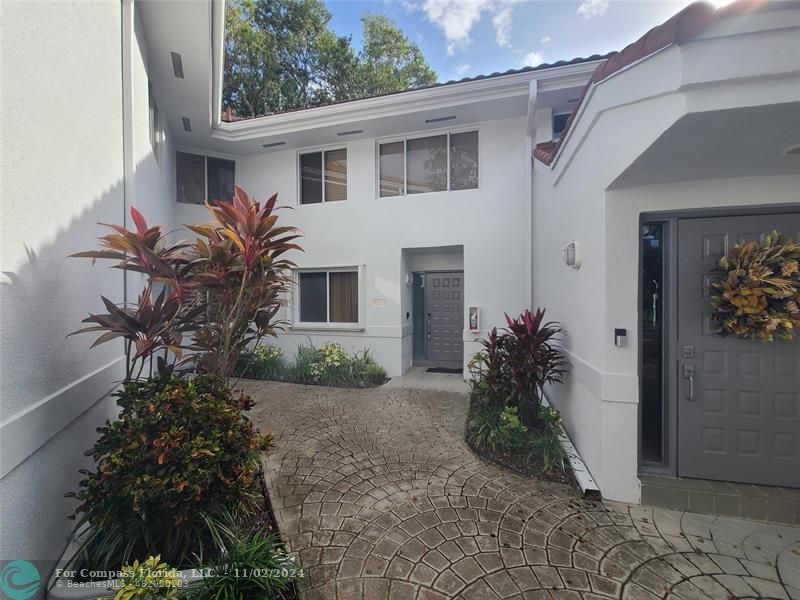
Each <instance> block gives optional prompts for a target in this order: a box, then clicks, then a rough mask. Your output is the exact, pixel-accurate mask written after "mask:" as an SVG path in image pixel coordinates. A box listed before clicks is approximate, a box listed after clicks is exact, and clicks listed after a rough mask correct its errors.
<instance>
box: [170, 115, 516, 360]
mask: <svg viewBox="0 0 800 600" xmlns="http://www.w3.org/2000/svg"><path fill="white" fill-rule="evenodd" d="M478 128H479V131H480V134H479V139H480V141H479V148H480V150H479V152H480V155H479V160H480V187H479V189H476V190H464V191H458V192H449V193H448V192H441V193H431V194H419V195H411V196H407V197H395V198H377V197H376V191H375V190H376V162H375V153H376V147H377V146H376V140H375V139H363V140H357V141H350V142H347V143H346V146H347V151H348V174H349V175H348V177H349V184H348V185H349V187H348V199H347V201H346V202H338V203H330V204H316V205H300V206H298V199H297V195H298V181H299V180H298V166H297V165H298V158H297V156H298V154H297V151H296V150H285V151H280V152H265V153H262V154H258V155H252V156H246V157H240V158H238V159H237V180H238V182H239V184H240V185H242V186H243V187H244V188H245V189H246V190H247V191H248V192H249V193H251V194H254V195H255V196H257V197H258V198H259V199H265V198H266V197H268V196H269V195H270V194H272V193H275V192H277V193H278V195H279V203H280V204H283V205H287V206H291V207H293V208H294V210H287V211H284V212H283V213H282V215H281V220H282V221H283V222H285V223H289V224H292V225H296V226H297V227H299V228H300V229H301V230H302V231H303V233H304V234H305V237H304V238H303V240H302V242H301V244H302V245H303V247H304V249H305V252H304V253H302V254H301V253H294V254H293V255H292V257H291V258H292V259H293V260H295V262H296V263H297V264H298V266H299V267H301V268H324V267H336V266H359V265H365V277H366V281H365V293H364V299H365V301H366V302H365V304H366V316H365V329H364V331H363V332H336V331H333V330H324V331H314V330H304V331H298V330H290V331H287V332H286V333H285V334H283V335H281V336H280V338H279V340H278V341H277V342H275V343H276V344H277V345H279V346H281V347H283V348H284V349H285V350H286V351H287V352H288V353H290V354H293V352H294V349H295V347H296V346H297V344H300V343H308V341H309V340H310V341H312V342H313V343H315V344H317V343H321V342H323V341H328V340H333V341H338V342H341V343H342V344H344V345H345V346H346V347H347V348H349V349H350V350H362V349H363V348H365V347H369V348H370V350H372V352H373V353H374V355H375V357H376V359H377V360H378V361H379V362H380V363H381V364H382V365H383V366H384V368H385V369H386V370H387V372H388V373H389V374H390V375H398V374H401V373H402V372H404V371H405V370H406V369H407V368H408V367H409V366H410V346H408V343H407V344H401V339H402V338H403V337H408V336H409V335H410V333H411V323H412V319H411V318H406V312H409V311H410V310H411V306H410V300H408V299H407V294H405V293H404V290H405V288H406V284H405V272H406V270H409V266H408V265H406V266H403V265H402V249H404V248H428V247H436V246H455V245H461V246H463V248H464V251H463V264H464V291H465V302H464V306H465V309H466V307H468V306H474V305H477V306H479V307H480V309H481V326H482V329H483V330H484V331H483V332H481V334H479V335H483V334H485V331H486V329H487V328H491V327H492V326H494V325H502V324H503V323H504V321H503V313H504V312H509V313H513V312H519V311H521V310H522V309H523V308H524V303H525V290H524V283H525V257H524V239H525V236H526V235H529V232H528V231H526V228H525V222H524V219H520V215H521V214H523V211H524V205H525V204H524V203H525V202H526V201H527V199H528V198H529V195H528V192H527V191H526V190H525V189H524V184H523V182H524V181H525V169H527V168H528V159H527V157H526V156H525V120H524V119H507V120H497V121H487V122H485V123H484V124H482V125H480V126H478ZM205 218H206V214H205V211H204V209H203V208H202V207H198V206H192V205H185V204H176V220H177V222H178V223H191V222H196V221H198V220H203V219H205ZM465 322H466V320H465ZM476 337H477V336H475V335H469V334H466V335H465V361H467V360H469V358H470V357H471V355H472V354H473V353H474V352H476V351H477V350H478V344H477V343H476V342H475V341H474V340H475V339H476ZM403 348H405V351H404V350H403Z"/></svg>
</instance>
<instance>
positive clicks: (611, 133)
mask: <svg viewBox="0 0 800 600" xmlns="http://www.w3.org/2000/svg"><path fill="white" fill-rule="evenodd" d="M777 12H781V13H784V14H782V18H783V19H787V18H789V17H791V18H792V19H795V18H796V17H797V15H796V14H794V13H791V14H790V13H789V12H788V11H777ZM771 18H776V17H775V15H772V17H771ZM723 33H726V34H731V31H727V32H720V31H716V32H714V31H711V32H709V33H708V34H707V36H706V37H705V38H703V39H701V40H699V41H697V42H692V43H691V44H689V45H687V46H686V47H671V48H668V49H667V50H665V51H662V52H660V53H658V54H656V55H654V56H652V57H649V58H647V59H646V60H644V61H642V62H641V63H640V64H638V65H634V66H632V67H631V68H629V69H626V70H623V71H621V72H619V73H617V74H615V75H613V76H612V77H611V78H609V79H608V80H606V81H604V82H602V83H601V84H599V85H597V86H595V87H594V88H593V89H591V90H590V91H589V94H588V95H587V97H586V98H585V100H584V102H583V105H582V107H581V112H580V116H579V118H578V120H577V121H576V122H575V124H574V125H573V127H572V128H571V130H570V132H569V134H568V139H567V142H566V143H565V144H564V147H563V149H562V152H561V155H560V156H558V157H557V158H556V161H555V163H554V165H553V167H552V168H550V167H548V166H545V165H543V164H541V163H539V162H538V161H534V167H533V203H534V215H533V221H534V230H533V273H534V276H533V293H534V305H537V306H543V307H547V309H548V317H550V318H551V319H555V320H558V321H560V322H562V323H563V324H564V325H565V327H566V329H567V336H566V348H567V350H568V354H569V358H570V361H571V363H572V367H571V373H570V376H569V377H568V380H567V382H566V384H565V385H563V386H555V387H553V388H551V389H550V390H549V391H548V394H549V396H550V398H551V400H552V401H553V403H554V404H555V405H556V406H557V407H558V408H559V410H561V412H562V414H563V416H564V422H565V424H566V427H567V429H568V431H569V433H570V435H571V437H572V439H573V441H574V442H575V445H576V447H577V448H578V450H579V452H580V453H581V455H582V457H583V459H584V460H585V462H586V464H587V465H588V467H589V469H590V470H591V473H592V475H593V476H594V478H595V480H596V481H598V483H599V485H600V488H601V491H602V493H603V496H604V497H606V498H610V499H614V500H624V501H633V502H637V501H638V500H639V498H640V491H639V481H638V458H637V454H638V442H637V437H638V433H637V432H638V399H639V381H638V375H637V372H638V360H637V356H638V355H637V352H638V348H637V342H638V340H637V339H636V332H637V331H638V326H637V324H638V304H637V298H638V254H639V249H638V244H639V216H640V214H641V213H642V212H647V211H668V210H682V209H690V208H705V207H735V206H738V205H758V204H779V203H790V202H794V203H797V202H798V201H800V195H799V194H798V189H800V187H798V186H799V184H800V180H799V179H798V177H796V176H772V177H759V175H760V173H759V172H758V170H757V168H756V167H753V170H752V172H749V173H747V172H739V173H730V178H726V179H716V180H710V179H706V180H701V181H696V182H685V181H680V179H681V178H680V177H679V176H676V177H675V182H674V183H669V184H661V185H650V186H642V187H637V188H628V189H624V190H623V189H615V190H613V191H609V186H611V185H612V182H614V180H615V178H617V176H618V175H619V174H620V173H621V172H623V171H624V170H625V169H626V168H628V167H629V165H631V164H632V163H633V162H634V161H635V160H636V158H637V157H638V156H640V155H641V154H642V153H643V152H645V151H646V150H647V149H648V148H649V147H650V146H651V145H652V144H654V142H655V141H656V140H658V139H659V136H661V134H662V133H664V132H665V131H666V130H668V129H669V128H670V127H672V126H673V124H674V123H675V122H676V121H677V120H678V119H680V118H681V117H682V116H683V115H685V114H687V113H689V112H693V111H711V110H718V109H720V108H724V109H731V110H735V109H736V108H737V107H751V106H759V105H765V104H771V103H780V102H789V101H792V100H793V98H792V94H791V92H789V91H788V87H787V85H786V82H787V81H788V82H794V83H795V88H794V94H793V96H794V101H796V100H797V88H796V81H797V66H796V62H795V63H792V61H791V60H789V58H790V57H791V56H792V53H793V52H795V51H796V44H795V45H792V44H791V43H790V41H789V39H788V37H787V32H785V31H782V30H778V31H775V32H773V33H762V34H759V35H758V44H759V50H758V52H759V53H760V55H761V56H762V62H763V61H768V60H772V59H771V58H770V59H767V58H766V56H767V55H769V56H770V57H774V58H775V62H774V63H773V67H774V66H775V64H779V65H781V68H782V69H783V71H778V72H775V69H774V68H771V69H770V70H769V72H770V73H772V74H774V75H776V76H775V78H774V79H767V78H764V77H763V72H762V71H763V69H761V67H760V66H759V64H755V63H754V62H753V61H752V60H749V59H748V57H746V56H744V55H746V54H748V53H750V52H753V51H755V50H754V47H753V44H754V43H755V42H753V39H754V37H753V36H752V35H749V36H741V38H742V39H741V41H740V42H738V43H730V40H725V41H724V42H720V39H718V38H717V37H714V36H715V35H722V34H723ZM733 33H736V32H735V31H733ZM718 44H722V45H723V46H724V47H725V48H726V49H727V50H726V53H725V54H724V57H723V56H721V55H720V53H719V52H717V51H716V49H717V45H718ZM704 45H705V46H706V47H707V48H710V49H711V51H708V52H705V51H704V50H703V46H704ZM739 54H742V56H741V60H739V59H738V56H739ZM733 65H736V67H735V68H734V67H733ZM721 80H724V81H721ZM689 84H691V85H689ZM684 85H686V87H682V86H684ZM709 135H713V133H712V132H710V133H709ZM720 151H724V149H720ZM779 151H780V149H775V152H779ZM674 152H676V153H677V152H680V148H679V147H676V148H675V150H674ZM776 155H777V154H776ZM754 164H758V163H757V161H754ZM571 240H578V241H580V242H581V245H582V266H581V268H580V269H579V270H574V269H571V268H569V267H567V266H566V265H565V264H564V262H563V258H562V251H563V248H564V246H565V245H566V244H567V243H569V242H570V241H571ZM615 328H625V329H627V331H628V341H627V345H626V346H624V347H621V348H620V347H616V346H615V345H614V329H615Z"/></svg>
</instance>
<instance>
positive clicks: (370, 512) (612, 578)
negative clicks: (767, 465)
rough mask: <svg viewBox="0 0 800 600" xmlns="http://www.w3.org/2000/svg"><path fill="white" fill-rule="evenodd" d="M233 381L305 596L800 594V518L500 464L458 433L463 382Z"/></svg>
mask: <svg viewBox="0 0 800 600" xmlns="http://www.w3.org/2000/svg"><path fill="white" fill-rule="evenodd" d="M244 387H245V388H246V389H247V390H248V391H249V392H250V393H251V394H252V395H253V397H254V398H255V400H256V402H257V405H256V408H255V409H254V411H253V412H254V420H255V421H256V423H257V424H258V425H259V427H261V428H262V430H265V431H266V430H270V431H272V432H273V433H274V434H275V436H276V445H275V449H274V451H273V452H272V453H271V454H270V455H269V457H268V458H267V459H266V461H265V467H266V471H267V479H268V487H269V489H270V493H271V497H272V502H273V505H274V509H275V512H276V516H277V519H278V524H279V526H280V528H281V530H282V533H283V535H284V537H285V538H286V540H287V541H288V543H289V545H290V547H291V550H292V551H293V552H296V553H297V554H298V555H299V557H300V561H301V563H302V565H303V566H304V567H305V568H306V570H307V571H306V572H307V577H306V579H305V580H304V582H303V583H302V589H303V590H304V598H306V599H312V598H314V599H316V598H325V599H340V600H351V599H362V598H363V599H364V600H380V599H383V598H392V599H395V598H396V599H398V600H413V599H420V600H421V599H428V598H454V597H455V598H466V599H473V598H474V599H477V598H492V599H494V598H564V599H567V598H570V599H571V598H575V599H579V598H585V599H589V598H594V599H600V598H626V599H627V598H631V599H638V598H642V599H653V598H674V599H679V598H683V599H687V600H690V599H695V598H714V599H719V600H728V599H732V598H784V599H785V598H794V599H800V530H797V529H793V528H790V527H778V526H767V525H763V524H756V523H750V522H746V521H736V520H732V519H722V518H720V519H715V518H714V517H709V516H702V515H695V514H689V513H678V512H671V511H666V510H660V509H655V510H654V509H652V508H643V507H639V506H627V505H621V504H611V503H607V504H605V505H604V504H602V503H600V502H591V501H586V500H583V499H581V498H580V497H579V496H578V495H577V493H576V492H575V491H574V490H572V489H570V488H568V487H565V486H561V485H556V484H548V483H542V482H539V481H532V480H530V479H526V478H523V477H519V476H516V475H513V474H509V473H506V472H503V471H502V470H500V469H498V468H496V467H494V466H492V465H489V464H486V463H484V462H482V461H480V460H479V459H477V458H476V457H475V456H474V455H473V454H472V453H471V452H470V450H469V448H468V447H467V446H466V445H465V444H464V442H463V432H464V421H465V418H466V412H467V401H466V399H465V397H464V396H463V394H456V393H446V392H436V391H430V390H428V391H424V390H415V389H402V388H399V387H394V386H393V385H391V384H390V385H389V386H385V387H382V388H377V389H373V390H341V389H331V388H321V387H304V386H296V385H291V384H277V383H255V382H248V383H246V384H244Z"/></svg>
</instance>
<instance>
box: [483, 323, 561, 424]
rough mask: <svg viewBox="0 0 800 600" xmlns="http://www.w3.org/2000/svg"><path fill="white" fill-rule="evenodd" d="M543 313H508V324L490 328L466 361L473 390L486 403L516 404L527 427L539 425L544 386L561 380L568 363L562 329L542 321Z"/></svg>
mask: <svg viewBox="0 0 800 600" xmlns="http://www.w3.org/2000/svg"><path fill="white" fill-rule="evenodd" d="M544 313H545V311H544V310H543V309H537V310H536V312H535V313H531V311H530V310H527V309H526V310H525V312H523V313H522V314H521V315H520V316H519V317H516V318H511V317H509V316H508V315H506V322H507V324H508V327H506V328H505V329H503V330H502V332H501V333H498V332H497V328H494V329H492V331H491V332H490V333H489V335H488V337H487V338H486V339H485V340H481V345H482V346H483V351H481V352H479V353H478V354H477V355H476V356H475V357H474V358H473V360H472V361H471V363H470V367H471V370H472V374H473V377H474V380H475V385H476V391H477V392H478V393H479V394H480V395H482V396H483V397H485V398H486V399H487V400H488V401H491V402H498V403H500V404H503V405H512V406H516V407H517V408H518V410H519V412H518V414H519V416H520V419H522V422H523V423H524V424H525V425H527V426H530V427H537V426H538V425H539V410H540V408H541V403H542V388H543V387H544V385H545V384H550V383H562V382H563V380H564V374H565V373H566V371H567V366H568V364H567V360H566V358H565V357H564V354H563V353H562V351H561V348H560V346H559V344H558V338H559V336H560V335H561V333H562V332H563V328H562V327H561V325H560V324H558V323H556V322H553V321H549V322H545V321H544Z"/></svg>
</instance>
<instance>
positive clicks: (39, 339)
mask: <svg viewBox="0 0 800 600" xmlns="http://www.w3.org/2000/svg"><path fill="white" fill-rule="evenodd" d="M42 201H44V199H43V200H42ZM6 208H8V206H6ZM123 210H124V205H123V190H122V183H121V182H117V183H115V184H114V185H113V186H111V187H110V188H109V189H108V190H107V191H106V192H105V193H104V194H103V195H102V196H101V197H100V198H98V199H96V200H95V201H94V202H92V203H91V204H90V205H87V207H86V208H85V209H84V210H83V211H82V212H81V213H80V214H79V215H78V216H76V217H73V218H72V220H71V221H70V222H69V224H68V225H67V226H66V228H65V229H63V230H62V231H60V232H59V233H58V234H57V235H56V237H55V238H54V239H53V240H52V241H50V242H48V243H46V244H45V245H43V246H41V247H39V248H29V247H28V246H27V245H26V244H25V240H24V231H25V230H26V229H25V228H26V227H35V223H23V224H20V225H19V228H18V229H16V230H15V226H14V225H13V224H10V223H8V222H5V223H4V224H3V235H4V236H8V237H7V238H6V242H5V244H4V246H5V247H6V248H7V249H9V250H16V252H14V253H15V254H16V253H18V255H19V256H22V257H24V255H23V254H22V252H21V251H20V250H19V248H20V247H24V252H25V253H26V254H27V261H26V262H24V263H23V264H22V265H21V266H19V267H17V268H16V269H15V272H9V271H4V272H3V274H2V276H1V277H0V328H1V330H2V334H1V335H0V356H1V357H2V360H0V425H6V424H7V423H9V422H11V425H9V426H10V427H15V426H17V425H16V417H18V416H19V415H20V414H22V413H25V412H26V411H29V410H31V409H32V408H34V407H35V406H36V405H38V404H40V403H41V402H42V401H43V400H44V399H46V398H47V397H48V396H52V395H54V394H56V393H57V392H59V391H60V390H61V389H62V388H65V387H68V386H71V385H72V384H74V383H75V382H76V380H79V379H80V378H82V377H84V376H86V375H87V374H89V373H91V372H92V371H94V370H97V369H99V368H100V367H102V366H104V365H107V364H108V363H109V362H110V361H112V360H113V359H114V358H115V357H117V356H122V354H123V347H122V343H121V342H120V343H119V345H118V346H114V345H113V344H107V345H105V346H104V347H103V348H104V351H103V350H89V347H90V345H91V343H92V342H93V338H92V336H91V335H86V336H76V337H72V338H69V339H66V335H67V334H68V333H69V332H71V331H75V330H76V329H78V328H79V327H80V326H81V323H80V321H81V320H82V319H83V318H84V317H86V316H87V314H88V312H89V311H90V310H92V311H97V310H99V309H102V304H101V302H100V299H99V295H100V294H101V293H102V294H103V295H106V296H107V297H109V298H111V299H113V300H115V301H121V300H122V294H123V275H122V274H121V273H120V272H119V271H116V270H111V269H108V268H107V267H105V266H104V265H101V264H97V265H95V266H94V267H93V266H92V265H91V262H90V261H88V260H83V259H72V258H68V255H69V254H71V253H73V252H77V251H79V250H86V249H89V248H92V247H94V245H95V244H96V238H97V237H98V236H99V235H101V234H102V232H103V231H102V228H101V227H100V226H99V225H97V222H98V221H104V222H115V223H119V222H121V220H122V216H123ZM4 212H6V214H8V213H9V212H12V211H10V210H6V211H4ZM17 212H18V213H20V214H24V211H23V210H19V211H17ZM19 231H21V232H22V233H17V232H19ZM12 236H14V237H16V238H17V239H14V237H12ZM9 238H10V239H9ZM12 240H13V241H12ZM14 246H16V249H14V248H13V247H14ZM9 253H11V252H9ZM100 399H101V398H100V397H97V398H92V399H90V402H89V403H86V404H85V406H87V405H89V404H90V403H91V402H94V401H99V400H100ZM60 400H62V401H63V396H61V395H56V396H55V397H53V399H52V400H51V402H52V403H53V404H52V409H48V411H47V412H48V414H57V413H52V411H53V410H56V409H57V408H62V409H63V404H62V406H60V407H59V406H58V403H59V401H60ZM48 404H50V403H48ZM115 409H116V407H115V406H114V404H113V402H112V401H111V400H110V399H107V400H106V401H104V402H98V403H96V404H93V405H92V406H91V407H90V408H88V410H86V411H85V412H84V413H83V414H81V415H78V414H73V415H70V418H69V419H65V420H64V422H63V423H62V424H59V425H56V430H57V429H58V428H59V427H61V430H60V431H59V432H58V433H57V434H56V435H54V436H53V437H52V438H51V439H50V440H49V441H47V442H46V443H45V445H44V446H42V447H41V448H39V450H37V451H36V452H34V453H33V454H32V455H31V456H29V457H28V458H27V459H25V460H24V461H23V462H22V463H21V464H19V465H17V466H16V467H15V468H13V469H12V470H11V471H10V472H9V473H8V474H6V475H5V476H4V477H3V478H2V479H0V506H2V514H0V519H1V520H2V537H0V560H10V559H28V560H47V559H55V558H57V557H58V556H59V555H60V553H61V552H62V551H63V548H64V546H65V544H66V539H67V537H68V535H69V534H70V533H71V531H72V528H73V527H74V522H73V521H70V520H67V518H66V517H67V516H68V515H69V514H70V513H72V511H73V510H74V508H75V506H76V504H75V502H74V501H73V500H67V499H65V498H64V497H63V496H64V493H65V492H67V491H71V490H75V489H76V487H77V483H78V480H79V474H78V472H77V471H78V469H79V468H82V467H86V466H88V465H89V464H90V463H91V459H90V458H88V457H84V451H85V450H86V449H87V448H89V447H90V446H91V444H92V443H93V441H94V439H95V437H96V435H97V432H96V430H95V428H96V427H98V426H100V425H102V423H103V422H104V421H105V419H107V418H109V417H111V416H113V415H114V414H116V410H115ZM37 433H39V434H41V432H35V431H32V432H31V435H35V434H37ZM42 441H44V440H42Z"/></svg>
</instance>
